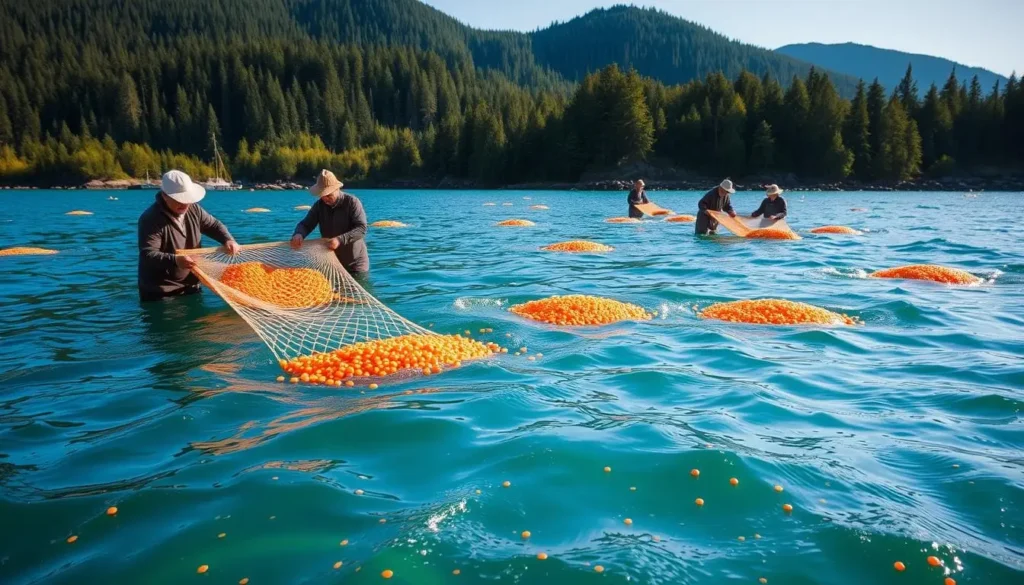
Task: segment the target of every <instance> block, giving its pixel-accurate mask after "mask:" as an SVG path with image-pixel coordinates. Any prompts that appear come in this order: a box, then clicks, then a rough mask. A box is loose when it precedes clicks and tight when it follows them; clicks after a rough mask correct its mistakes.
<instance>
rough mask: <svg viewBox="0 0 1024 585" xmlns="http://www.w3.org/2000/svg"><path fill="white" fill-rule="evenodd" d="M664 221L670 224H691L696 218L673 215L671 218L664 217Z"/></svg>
mask: <svg viewBox="0 0 1024 585" xmlns="http://www.w3.org/2000/svg"><path fill="white" fill-rule="evenodd" d="M665 221H670V222H672V223H693V222H695V221H697V218H696V217H694V216H692V215H673V216H672V217H666V218H665Z"/></svg>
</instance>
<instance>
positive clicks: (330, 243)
mask: <svg viewBox="0 0 1024 585" xmlns="http://www.w3.org/2000/svg"><path fill="white" fill-rule="evenodd" d="M340 245H341V240H339V239H338V238H331V239H329V240H327V249H328V250H337V249H338V246H340Z"/></svg>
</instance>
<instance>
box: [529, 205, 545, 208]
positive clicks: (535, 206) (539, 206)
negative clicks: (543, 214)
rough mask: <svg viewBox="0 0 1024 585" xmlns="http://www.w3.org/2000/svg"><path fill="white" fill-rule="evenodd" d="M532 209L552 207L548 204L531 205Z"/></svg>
mask: <svg viewBox="0 0 1024 585" xmlns="http://www.w3.org/2000/svg"><path fill="white" fill-rule="evenodd" d="M530 209H550V208H549V207H548V206H547V205H531V206H530Z"/></svg>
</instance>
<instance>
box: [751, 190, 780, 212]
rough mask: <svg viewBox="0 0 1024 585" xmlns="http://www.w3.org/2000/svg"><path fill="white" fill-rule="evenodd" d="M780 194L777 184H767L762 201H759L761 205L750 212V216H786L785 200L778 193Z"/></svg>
mask: <svg viewBox="0 0 1024 585" xmlns="http://www.w3.org/2000/svg"><path fill="white" fill-rule="evenodd" d="M781 194H782V189H779V186H778V185H768V187H767V189H766V190H765V195H767V197H765V198H764V201H762V202H761V207H758V208H757V211H755V212H754V213H751V214H750V217H761V216H762V215H763V216H764V217H765V219H775V220H779V219H783V218H784V217H786V200H785V199H783V198H782V197H779V195H781Z"/></svg>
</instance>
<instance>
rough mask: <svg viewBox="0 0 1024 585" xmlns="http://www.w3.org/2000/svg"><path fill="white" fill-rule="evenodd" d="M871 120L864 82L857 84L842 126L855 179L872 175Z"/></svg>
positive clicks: (866, 178) (862, 178)
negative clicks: (851, 157)
mask: <svg viewBox="0 0 1024 585" xmlns="http://www.w3.org/2000/svg"><path fill="white" fill-rule="evenodd" d="M870 127H871V119H870V116H869V115H868V101H867V93H866V91H865V86H864V81H863V80H861V82H860V83H858V84H857V94H856V95H855V96H854V98H853V102H852V103H851V104H850V112H849V114H847V116H846V121H845V123H844V126H843V132H844V138H843V140H844V142H845V143H846V144H847V145H849V147H850V150H851V152H852V154H853V166H852V168H851V171H852V173H853V175H854V176H855V177H857V178H858V179H861V180H868V179H870V178H871V175H872V162H871V161H872V150H871V130H870Z"/></svg>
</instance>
